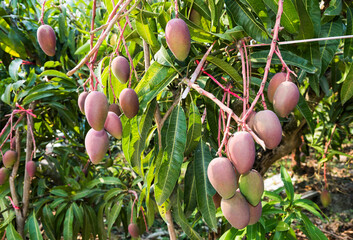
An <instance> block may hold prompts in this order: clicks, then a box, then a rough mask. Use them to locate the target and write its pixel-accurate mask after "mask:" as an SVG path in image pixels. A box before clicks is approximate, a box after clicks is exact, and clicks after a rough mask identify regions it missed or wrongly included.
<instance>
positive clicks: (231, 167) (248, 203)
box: [207, 73, 299, 229]
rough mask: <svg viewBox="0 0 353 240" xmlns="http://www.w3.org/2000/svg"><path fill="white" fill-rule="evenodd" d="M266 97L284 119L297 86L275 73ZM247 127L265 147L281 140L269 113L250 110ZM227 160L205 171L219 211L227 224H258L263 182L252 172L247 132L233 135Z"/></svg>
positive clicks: (250, 139) (294, 99) (253, 151)
mask: <svg viewBox="0 0 353 240" xmlns="http://www.w3.org/2000/svg"><path fill="white" fill-rule="evenodd" d="M268 98H269V100H270V102H273V107H274V110H275V112H276V113H277V114H278V115H279V116H280V117H285V116H287V115H288V114H289V113H290V112H291V111H292V110H293V109H294V107H295V106H296V105H297V103H298V100H299V90H298V87H297V86H296V85H295V84H294V83H293V82H291V80H290V79H288V81H286V74H285V73H277V74H276V75H275V76H274V77H273V78H272V79H271V81H270V83H269V87H268ZM246 124H248V126H249V128H250V129H251V130H252V131H254V132H255V133H256V134H257V136H258V137H259V138H260V139H262V140H263V141H264V143H265V146H266V148H268V149H274V148H276V147H277V146H278V145H279V144H280V142H281V139H282V127H281V123H280V121H279V119H278V117H277V115H276V114H275V113H274V112H272V111H271V110H263V111H259V112H257V113H256V112H254V111H252V112H251V113H250V114H249V116H248V118H247V120H246ZM226 152H227V155H228V158H226V157H218V158H215V159H213V160H212V161H211V163H210V164H209V166H208V169H207V175H208V179H209V180H210V183H211V184H212V186H213V187H214V188H215V189H216V191H217V193H218V194H219V195H220V196H221V197H222V200H221V209H222V212H223V215H224V217H225V218H226V219H227V220H228V221H229V223H230V224H231V225H232V226H233V227H235V228H237V229H242V228H244V227H246V226H247V225H252V224H255V223H256V222H258V221H259V219H260V217H261V213H262V206H261V196H262V194H263V191H264V182H263V179H262V177H261V175H260V174H259V173H258V172H257V171H256V170H254V169H252V167H253V164H254V162H255V154H256V148H255V142H254V139H253V137H252V135H251V134H250V133H249V132H247V131H238V132H236V133H234V134H233V135H232V136H231V137H230V138H229V139H228V143H227V149H226Z"/></svg>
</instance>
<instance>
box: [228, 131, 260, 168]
mask: <svg viewBox="0 0 353 240" xmlns="http://www.w3.org/2000/svg"><path fill="white" fill-rule="evenodd" d="M228 155H229V159H230V160H231V161H232V163H233V164H234V166H235V168H236V169H237V171H238V172H239V173H240V174H243V173H246V172H248V171H250V169H251V168H252V166H253V165H254V161H255V143H254V140H253V138H252V136H251V134H250V133H248V132H245V131H240V132H236V133H235V134H234V135H233V136H231V137H230V138H229V140H228Z"/></svg>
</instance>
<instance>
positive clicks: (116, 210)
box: [107, 201, 124, 236]
mask: <svg viewBox="0 0 353 240" xmlns="http://www.w3.org/2000/svg"><path fill="white" fill-rule="evenodd" d="M123 203H124V202H123V201H118V202H116V203H113V204H114V206H113V207H112V209H111V210H110V213H109V217H108V220H107V221H108V229H107V232H108V235H109V236H110V232H111V230H112V227H113V224H114V223H115V221H116V219H117V218H118V216H119V213H120V210H121V207H122V206H123Z"/></svg>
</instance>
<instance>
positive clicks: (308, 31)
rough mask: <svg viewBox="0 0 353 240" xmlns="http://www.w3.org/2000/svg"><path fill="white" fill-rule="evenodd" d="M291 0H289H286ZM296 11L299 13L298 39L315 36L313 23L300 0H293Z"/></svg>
mask: <svg viewBox="0 0 353 240" xmlns="http://www.w3.org/2000/svg"><path fill="white" fill-rule="evenodd" d="M286 2H291V1H286ZM295 5H296V8H297V12H298V14H299V20H300V26H299V34H298V37H297V38H298V39H309V38H313V37H314V36H315V32H314V24H313V22H312V20H311V18H310V15H309V13H308V11H307V9H306V7H305V5H304V3H303V1H302V0H295Z"/></svg>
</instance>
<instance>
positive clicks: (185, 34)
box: [165, 18, 191, 61]
mask: <svg viewBox="0 0 353 240" xmlns="http://www.w3.org/2000/svg"><path fill="white" fill-rule="evenodd" d="M165 38H166V40H167V44H168V47H169V49H170V50H171V51H172V53H173V54H174V56H175V57H176V59H178V60H179V61H184V60H185V59H186V58H187V57H188V55H189V52H190V47H191V37H190V31H189V28H188V26H187V25H186V23H185V22H184V20H182V19H179V18H174V19H172V20H170V21H169V22H168V23H167V26H166V28H165Z"/></svg>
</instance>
